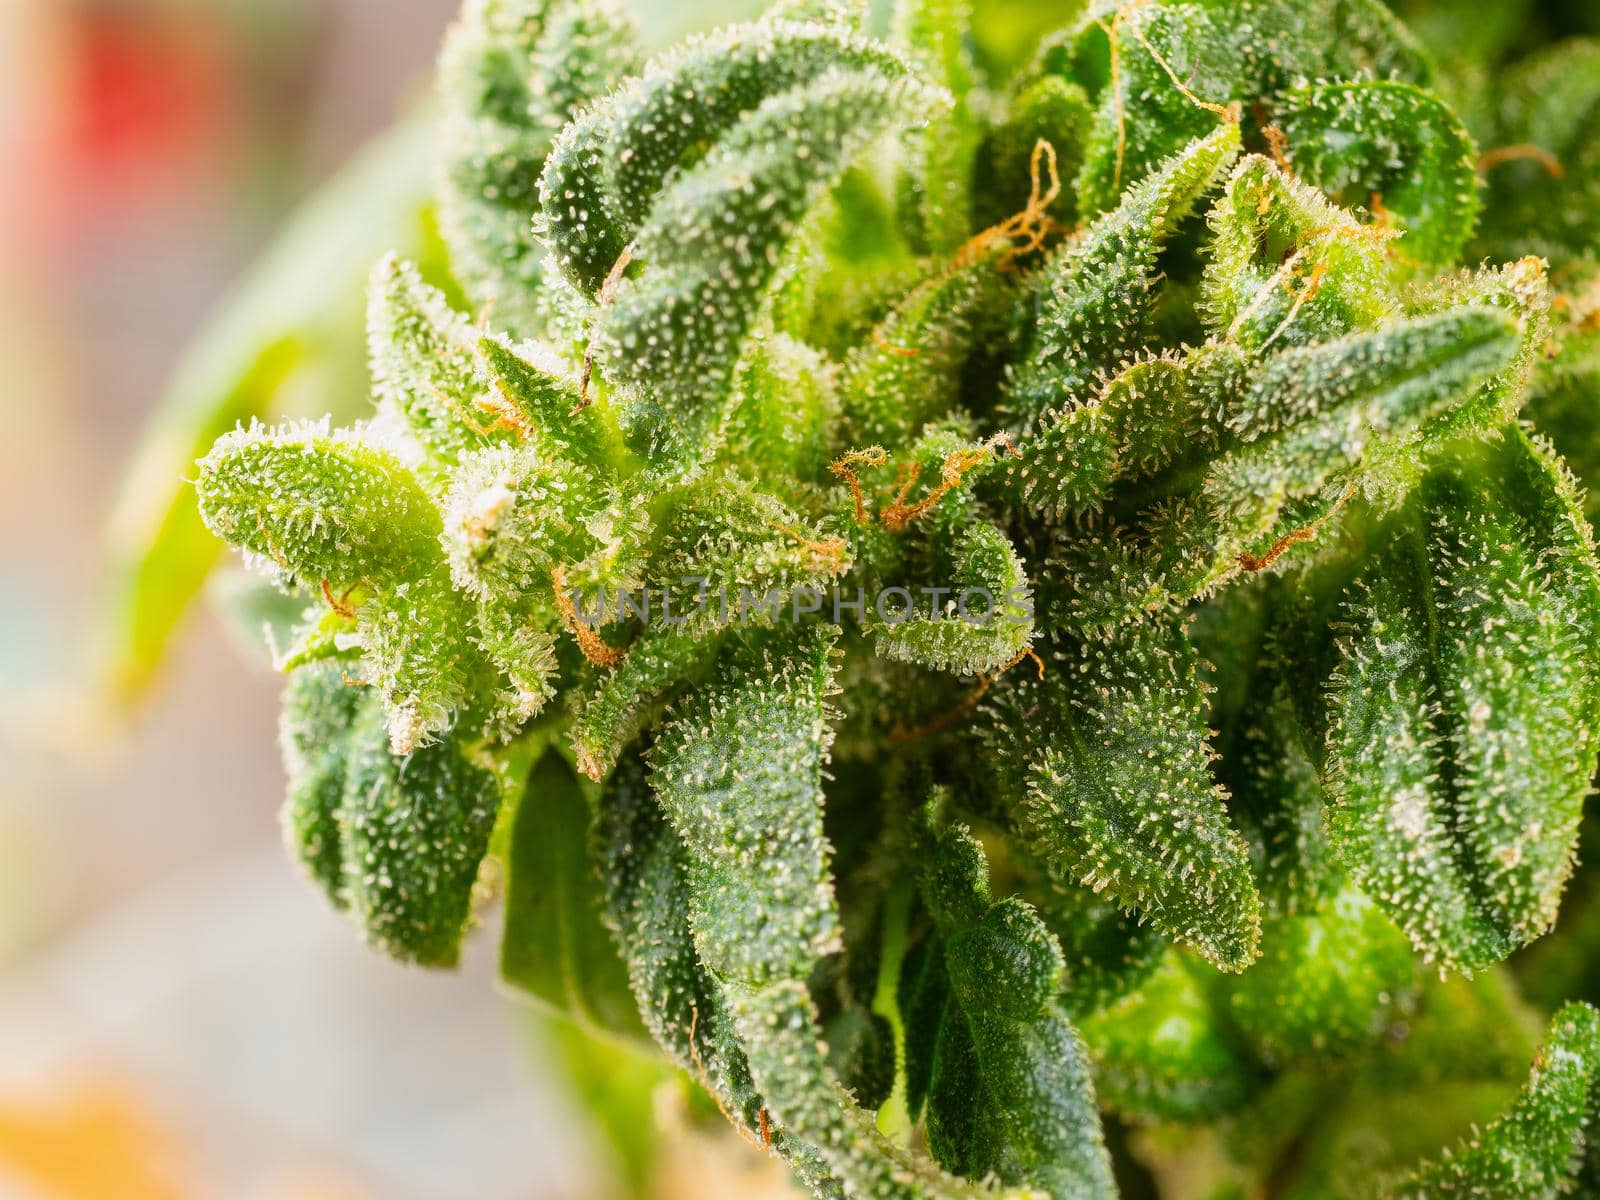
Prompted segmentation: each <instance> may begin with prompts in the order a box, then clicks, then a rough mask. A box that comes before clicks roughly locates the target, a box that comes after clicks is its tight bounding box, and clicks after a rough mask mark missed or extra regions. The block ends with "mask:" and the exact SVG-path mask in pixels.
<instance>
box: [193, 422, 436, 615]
mask: <svg viewBox="0 0 1600 1200" xmlns="http://www.w3.org/2000/svg"><path fill="white" fill-rule="evenodd" d="M199 468H200V474H199V477H198V478H197V479H196V481H195V490H196V491H197V492H198V493H199V496H200V515H201V516H202V517H203V518H204V519H205V522H206V527H207V528H209V529H210V530H211V531H212V532H213V533H215V534H216V535H217V536H218V537H220V538H222V539H223V540H224V541H227V542H230V543H232V544H233V545H235V546H238V547H239V548H240V549H242V550H247V551H249V552H250V553H252V554H255V555H259V556H260V557H262V558H264V559H266V560H268V561H269V562H271V563H273V564H275V565H276V566H277V567H278V568H279V570H281V571H283V572H285V573H286V575H287V576H288V577H289V578H290V580H291V581H294V582H299V583H303V584H305V585H307V586H310V587H315V586H317V583H318V582H319V581H320V580H328V581H329V582H330V583H331V584H332V585H334V586H335V587H349V586H351V585H354V584H361V583H388V582H390V581H393V580H398V579H404V578H406V577H408V576H411V575H415V574H417V573H418V572H419V571H425V570H427V569H428V568H429V567H430V566H432V564H434V563H435V562H437V561H438V556H439V549H438V546H437V538H438V533H439V514H438V511H437V510H436V509H435V508H434V507H433V502H432V500H431V499H430V498H429V496H428V494H427V492H426V491H424V490H423V488H422V486H421V484H419V483H418V482H417V479H416V477H415V476H414V475H413V474H412V473H411V472H410V471H409V470H408V469H407V468H406V467H405V466H404V465H403V464H402V463H401V462H400V460H399V459H398V458H396V457H395V456H394V455H393V454H390V453H389V452H388V451H385V450H381V449H377V448H375V447H373V446H371V445H369V444H368V443H367V442H365V441H363V440H361V439H360V438H359V437H356V436H354V435H352V434H349V433H345V432H342V431H341V432H331V431H330V430H329V428H328V426H327V424H326V423H323V424H321V425H298V426H284V427H281V428H276V429H272V428H267V427H265V426H262V425H258V424H257V425H251V426H250V428H248V429H238V430H235V431H234V432H233V433H230V434H228V435H226V436H224V437H222V438H219V439H218V441H217V444H216V445H215V446H213V447H212V449H211V452H210V453H209V454H207V455H206V456H205V457H204V458H203V459H201V460H200V463H199Z"/></svg>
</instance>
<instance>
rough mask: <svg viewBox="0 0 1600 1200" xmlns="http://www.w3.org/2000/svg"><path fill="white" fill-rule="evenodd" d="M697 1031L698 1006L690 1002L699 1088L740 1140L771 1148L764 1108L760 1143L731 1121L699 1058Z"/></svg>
mask: <svg viewBox="0 0 1600 1200" xmlns="http://www.w3.org/2000/svg"><path fill="white" fill-rule="evenodd" d="M699 1029H700V1006H699V1005H698V1004H696V1003H695V1002H694V1001H693V1000H691V1001H689V1057H690V1058H691V1059H692V1060H693V1061H694V1069H695V1070H696V1071H698V1072H699V1074H700V1084H701V1086H702V1087H704V1088H705V1089H706V1091H707V1092H709V1093H710V1094H711V1099H712V1101H713V1102H714V1103H715V1104H716V1106H717V1111H718V1112H719V1113H721V1114H722V1119H723V1120H724V1121H726V1122H727V1123H728V1124H729V1125H732V1126H733V1127H734V1129H736V1130H738V1132H739V1136H740V1137H741V1138H743V1139H744V1140H745V1141H746V1142H748V1143H749V1144H750V1145H752V1146H755V1145H758V1144H759V1145H761V1146H762V1147H763V1148H766V1147H769V1146H771V1144H772V1143H771V1141H770V1140H769V1139H768V1137H767V1128H766V1124H767V1110H766V1109H765V1108H763V1109H762V1110H761V1128H762V1135H763V1140H762V1141H761V1142H760V1143H757V1141H756V1139H755V1137H754V1135H752V1134H751V1132H750V1131H749V1130H748V1129H746V1128H745V1124H744V1122H743V1121H735V1120H734V1119H733V1114H732V1113H730V1112H729V1111H728V1109H727V1107H726V1106H725V1105H724V1104H723V1103H722V1097H721V1096H719V1095H718V1094H717V1089H716V1088H714V1087H712V1086H711V1075H710V1074H709V1073H708V1072H707V1071H706V1064H705V1063H704V1061H702V1059H701V1058H700V1043H699V1041H698V1040H697V1039H696V1037H695V1034H696V1033H697V1032H698V1031H699Z"/></svg>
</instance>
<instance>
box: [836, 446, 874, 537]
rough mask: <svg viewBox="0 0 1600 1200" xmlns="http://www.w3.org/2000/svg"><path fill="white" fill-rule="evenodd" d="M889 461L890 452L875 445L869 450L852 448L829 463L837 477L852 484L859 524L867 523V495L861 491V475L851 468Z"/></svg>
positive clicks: (851, 489)
mask: <svg viewBox="0 0 1600 1200" xmlns="http://www.w3.org/2000/svg"><path fill="white" fill-rule="evenodd" d="M888 461H889V455H888V452H887V451H885V450H884V449H883V447H881V446H873V447H872V448H871V449H868V450H852V451H850V453H849V454H846V455H844V456H843V457H841V458H836V459H834V460H833V461H832V462H831V463H829V464H828V470H829V471H831V472H832V473H833V474H834V476H835V477H836V478H839V479H842V480H844V481H845V483H847V484H849V485H850V494H851V495H852V496H854V497H855V501H856V524H857V525H865V524H866V523H867V500H866V496H865V495H863V493H862V491H861V477H860V476H859V475H857V474H856V473H855V472H854V471H853V470H851V468H852V467H855V466H858V465H859V466H865V467H881V466H883V464H884V463H886V462H888Z"/></svg>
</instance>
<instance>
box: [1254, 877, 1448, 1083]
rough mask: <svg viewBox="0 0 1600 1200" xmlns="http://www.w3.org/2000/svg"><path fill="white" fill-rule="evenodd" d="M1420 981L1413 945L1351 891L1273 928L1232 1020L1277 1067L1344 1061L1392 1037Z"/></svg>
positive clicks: (1278, 920) (1276, 920)
mask: <svg viewBox="0 0 1600 1200" xmlns="http://www.w3.org/2000/svg"><path fill="white" fill-rule="evenodd" d="M1415 974H1416V968H1415V965H1414V960H1413V958H1412V955H1411V947H1410V943H1409V942H1408V941H1407V940H1406V937H1405V935H1404V934H1402V933H1401V932H1400V931H1399V930H1398V929H1396V928H1395V927H1394V925H1393V924H1392V923H1391V922H1390V920H1389V918H1388V917H1386V916H1385V915H1384V914H1383V911H1382V909H1380V908H1379V907H1378V906H1376V905H1375V904H1373V903H1372V901H1370V900H1368V899H1367V898H1366V897H1365V896H1363V895H1362V894H1361V893H1360V892H1358V891H1356V890H1354V889H1353V888H1349V887H1346V888H1345V889H1344V890H1343V891H1340V892H1339V893H1337V894H1336V895H1334V896H1333V897H1331V898H1330V899H1328V900H1325V901H1323V902H1322V903H1321V904H1320V905H1317V906H1315V907H1311V908H1308V910H1307V911H1304V912H1300V913H1296V914H1294V915H1292V916H1275V917H1270V918H1269V919H1268V920H1267V923H1266V926H1265V928H1264V930H1263V932H1262V938H1261V960H1260V961H1259V962H1257V963H1256V965H1255V966H1253V967H1252V968H1251V969H1250V970H1248V971H1246V972H1245V973H1244V974H1243V975H1241V976H1239V978H1238V979H1237V980H1231V981H1229V984H1228V986H1227V990H1226V992H1225V996H1226V1008H1225V1011H1226V1013H1227V1016H1228V1019H1229V1020H1230V1021H1231V1022H1232V1023H1233V1024H1234V1026H1235V1027H1237V1028H1238V1029H1239V1030H1241V1031H1242V1032H1243V1033H1244V1034H1245V1035H1246V1037H1247V1038H1248V1039H1249V1040H1250V1043H1251V1045H1252V1046H1253V1047H1254V1049H1255V1051H1256V1053H1257V1054H1259V1055H1260V1056H1261V1058H1262V1059H1263V1060H1264V1061H1265V1062H1267V1063H1268V1064H1269V1065H1272V1066H1277V1067H1281V1066H1284V1065H1286V1064H1289V1063H1293V1062H1295V1061H1297V1060H1303V1059H1326V1058H1336V1057H1339V1056H1342V1055H1349V1054H1352V1053H1354V1052H1355V1051H1358V1050H1360V1049H1362V1048H1363V1047H1365V1046H1366V1045H1368V1044H1369V1043H1371V1042H1373V1041H1375V1040H1376V1039H1378V1038H1379V1037H1382V1036H1383V1035H1384V1034H1385V1033H1386V1032H1387V1031H1388V1029H1389V1027H1390V1024H1391V1022H1392V1021H1394V1020H1395V1019H1396V1018H1397V1017H1398V1015H1399V1014H1400V1012H1401V1011H1402V1010H1401V1008H1400V1007H1399V1006H1400V1003H1401V1002H1402V1001H1403V1000H1405V999H1406V998H1407V993H1408V992H1409V991H1410V990H1411V989H1412V987H1413V986H1414V982H1415Z"/></svg>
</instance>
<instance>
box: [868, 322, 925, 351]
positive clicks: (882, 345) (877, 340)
mask: <svg viewBox="0 0 1600 1200" xmlns="http://www.w3.org/2000/svg"><path fill="white" fill-rule="evenodd" d="M872 344H873V345H874V346H876V347H877V348H878V349H879V350H882V351H883V352H884V353H885V354H892V355H894V356H895V357H896V358H916V357H917V356H918V355H920V354H921V353H922V351H921V350H919V349H917V347H915V346H896V345H895V344H894V343H893V342H891V341H890V340H889V339H888V338H886V337H884V336H883V330H882V329H881V328H877V329H874V330H873V331H872Z"/></svg>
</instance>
